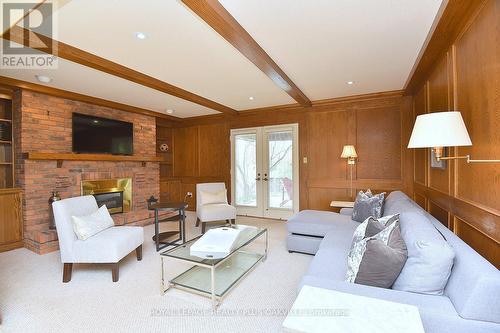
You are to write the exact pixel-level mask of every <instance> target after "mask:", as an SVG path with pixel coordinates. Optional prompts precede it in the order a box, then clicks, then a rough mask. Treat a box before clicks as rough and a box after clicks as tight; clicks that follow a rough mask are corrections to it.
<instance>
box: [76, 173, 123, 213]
mask: <svg viewBox="0 0 500 333" xmlns="http://www.w3.org/2000/svg"><path fill="white" fill-rule="evenodd" d="M82 195H93V196H94V197H95V199H96V201H97V204H98V206H99V207H101V206H102V205H106V207H107V208H108V210H109V213H110V214H117V213H126V212H129V211H130V210H131V208H132V179H131V178H117V179H102V180H84V181H82Z"/></svg>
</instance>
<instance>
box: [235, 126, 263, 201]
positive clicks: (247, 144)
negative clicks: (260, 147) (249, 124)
mask: <svg viewBox="0 0 500 333" xmlns="http://www.w3.org/2000/svg"><path fill="white" fill-rule="evenodd" d="M234 167H235V170H234V171H235V179H234V181H235V201H236V205H237V206H251V207H257V134H256V133H251V134H236V135H235V136H234Z"/></svg>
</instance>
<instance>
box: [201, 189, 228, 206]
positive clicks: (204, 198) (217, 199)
mask: <svg viewBox="0 0 500 333" xmlns="http://www.w3.org/2000/svg"><path fill="white" fill-rule="evenodd" d="M200 195H201V198H200V199H201V200H200V203H201V205H202V206H203V205H208V204H220V203H227V191H226V189H223V190H221V191H218V192H205V191H201V192H200Z"/></svg>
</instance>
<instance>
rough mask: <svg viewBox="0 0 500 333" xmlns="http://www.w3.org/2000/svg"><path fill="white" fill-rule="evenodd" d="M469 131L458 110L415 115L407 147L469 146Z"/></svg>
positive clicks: (470, 143)
mask: <svg viewBox="0 0 500 333" xmlns="http://www.w3.org/2000/svg"><path fill="white" fill-rule="evenodd" d="M471 145H472V142H471V141H470V137H469V133H468V132H467V128H466V127H465V123H464V120H463V119H462V115H461V114H460V112H458V111H450V112H435V113H428V114H423V115H420V116H418V117H417V120H416V121H415V126H414V127H413V132H412V133H411V137H410V142H409V143H408V148H433V147H457V146H471Z"/></svg>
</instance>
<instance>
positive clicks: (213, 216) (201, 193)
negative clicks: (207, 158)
mask: <svg viewBox="0 0 500 333" xmlns="http://www.w3.org/2000/svg"><path fill="white" fill-rule="evenodd" d="M196 216H197V220H196V226H197V227H198V226H199V225H200V223H201V233H203V234H204V233H205V230H206V223H207V222H216V221H226V222H227V223H229V224H234V223H236V208H235V207H233V206H231V205H230V204H229V203H228V201H227V190H226V184H224V183H203V184H196Z"/></svg>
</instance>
